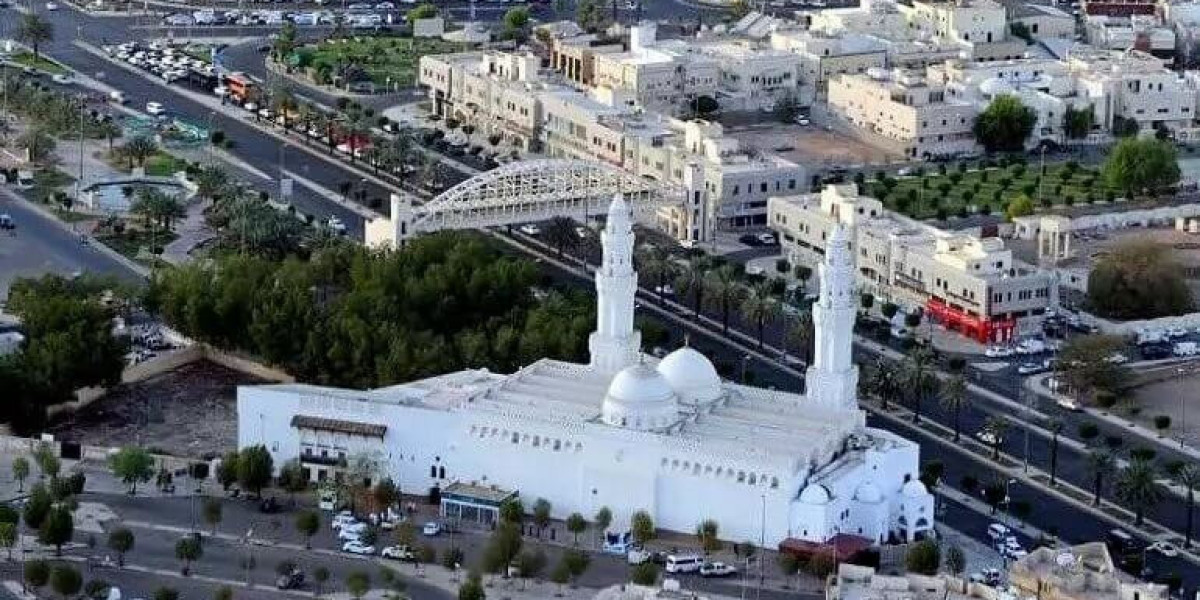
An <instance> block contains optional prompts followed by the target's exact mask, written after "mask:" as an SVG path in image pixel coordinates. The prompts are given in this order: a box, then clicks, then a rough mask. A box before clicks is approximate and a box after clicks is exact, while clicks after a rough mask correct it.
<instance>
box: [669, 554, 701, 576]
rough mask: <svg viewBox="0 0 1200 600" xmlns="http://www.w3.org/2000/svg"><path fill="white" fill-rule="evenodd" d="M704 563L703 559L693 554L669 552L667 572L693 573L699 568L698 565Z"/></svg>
mask: <svg viewBox="0 0 1200 600" xmlns="http://www.w3.org/2000/svg"><path fill="white" fill-rule="evenodd" d="M702 564H704V560H703V559H701V558H700V557H699V556H696V555H695V554H681V555H679V556H676V555H674V554H671V555H669V556H667V567H666V569H667V572H668V573H695V572H696V571H699V570H700V565H702Z"/></svg>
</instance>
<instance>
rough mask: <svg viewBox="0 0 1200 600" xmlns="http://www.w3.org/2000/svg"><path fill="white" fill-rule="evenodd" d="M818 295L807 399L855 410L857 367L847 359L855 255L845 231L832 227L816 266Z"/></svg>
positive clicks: (853, 306) (853, 311)
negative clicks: (827, 242)
mask: <svg viewBox="0 0 1200 600" xmlns="http://www.w3.org/2000/svg"><path fill="white" fill-rule="evenodd" d="M819 273H820V276H821V295H820V297H819V298H818V299H817V302H816V304H813V307H812V312H813V328H814V334H813V339H814V342H815V346H816V352H815V353H814V356H813V364H812V366H810V367H809V368H808V372H807V373H806V374H805V379H804V384H805V389H806V390H807V395H808V400H809V401H810V402H814V403H816V404H819V405H821V406H826V407H830V408H840V409H847V410H849V409H854V408H857V406H858V404H857V400H856V396H857V388H858V366H857V365H855V364H854V362H853V361H852V360H851V356H850V345H851V340H852V339H853V337H854V319H855V316H856V313H857V310H858V308H857V303H856V302H855V298H854V256H853V255H852V254H851V251H850V241H849V240H848V239H847V233H846V229H845V228H844V227H842V226H841V225H836V226H834V229H833V233H832V234H831V235H830V236H829V244H828V245H827V246H826V248H825V260H824V261H823V262H822V263H821V265H820V267H819Z"/></svg>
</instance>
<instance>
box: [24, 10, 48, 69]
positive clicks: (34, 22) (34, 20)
mask: <svg viewBox="0 0 1200 600" xmlns="http://www.w3.org/2000/svg"><path fill="white" fill-rule="evenodd" d="M16 38H17V41H19V42H22V43H24V44H28V45H29V47H30V49H32V50H33V57H34V59H35V60H37V59H40V58H41V47H42V44H45V43H46V42H49V41H52V40H53V39H54V25H53V24H52V23H51V22H50V21H48V20H46V18H45V17H43V16H41V15H39V14H37V13H35V12H28V13H25V14H23V15H21V21H20V23H19V24H18V25H17V35H16Z"/></svg>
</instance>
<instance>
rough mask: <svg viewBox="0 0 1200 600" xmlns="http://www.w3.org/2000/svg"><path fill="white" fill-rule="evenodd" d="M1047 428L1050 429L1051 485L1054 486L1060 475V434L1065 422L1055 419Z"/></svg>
mask: <svg viewBox="0 0 1200 600" xmlns="http://www.w3.org/2000/svg"><path fill="white" fill-rule="evenodd" d="M1046 429H1049V430H1050V487H1054V484H1055V479H1056V478H1057V477H1058V435H1059V434H1060V433H1062V430H1063V422H1062V421H1061V420H1060V419H1053V420H1051V421H1050V423H1048V424H1047V425H1046Z"/></svg>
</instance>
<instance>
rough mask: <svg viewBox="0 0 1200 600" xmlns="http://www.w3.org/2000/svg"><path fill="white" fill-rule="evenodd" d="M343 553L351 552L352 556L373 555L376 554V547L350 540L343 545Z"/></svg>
mask: <svg viewBox="0 0 1200 600" xmlns="http://www.w3.org/2000/svg"><path fill="white" fill-rule="evenodd" d="M342 552H349V553H350V554H362V555H371V554H375V546H369V545H367V544H364V543H362V542H360V541H358V540H350V541H348V542H346V543H345V544H342Z"/></svg>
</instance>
